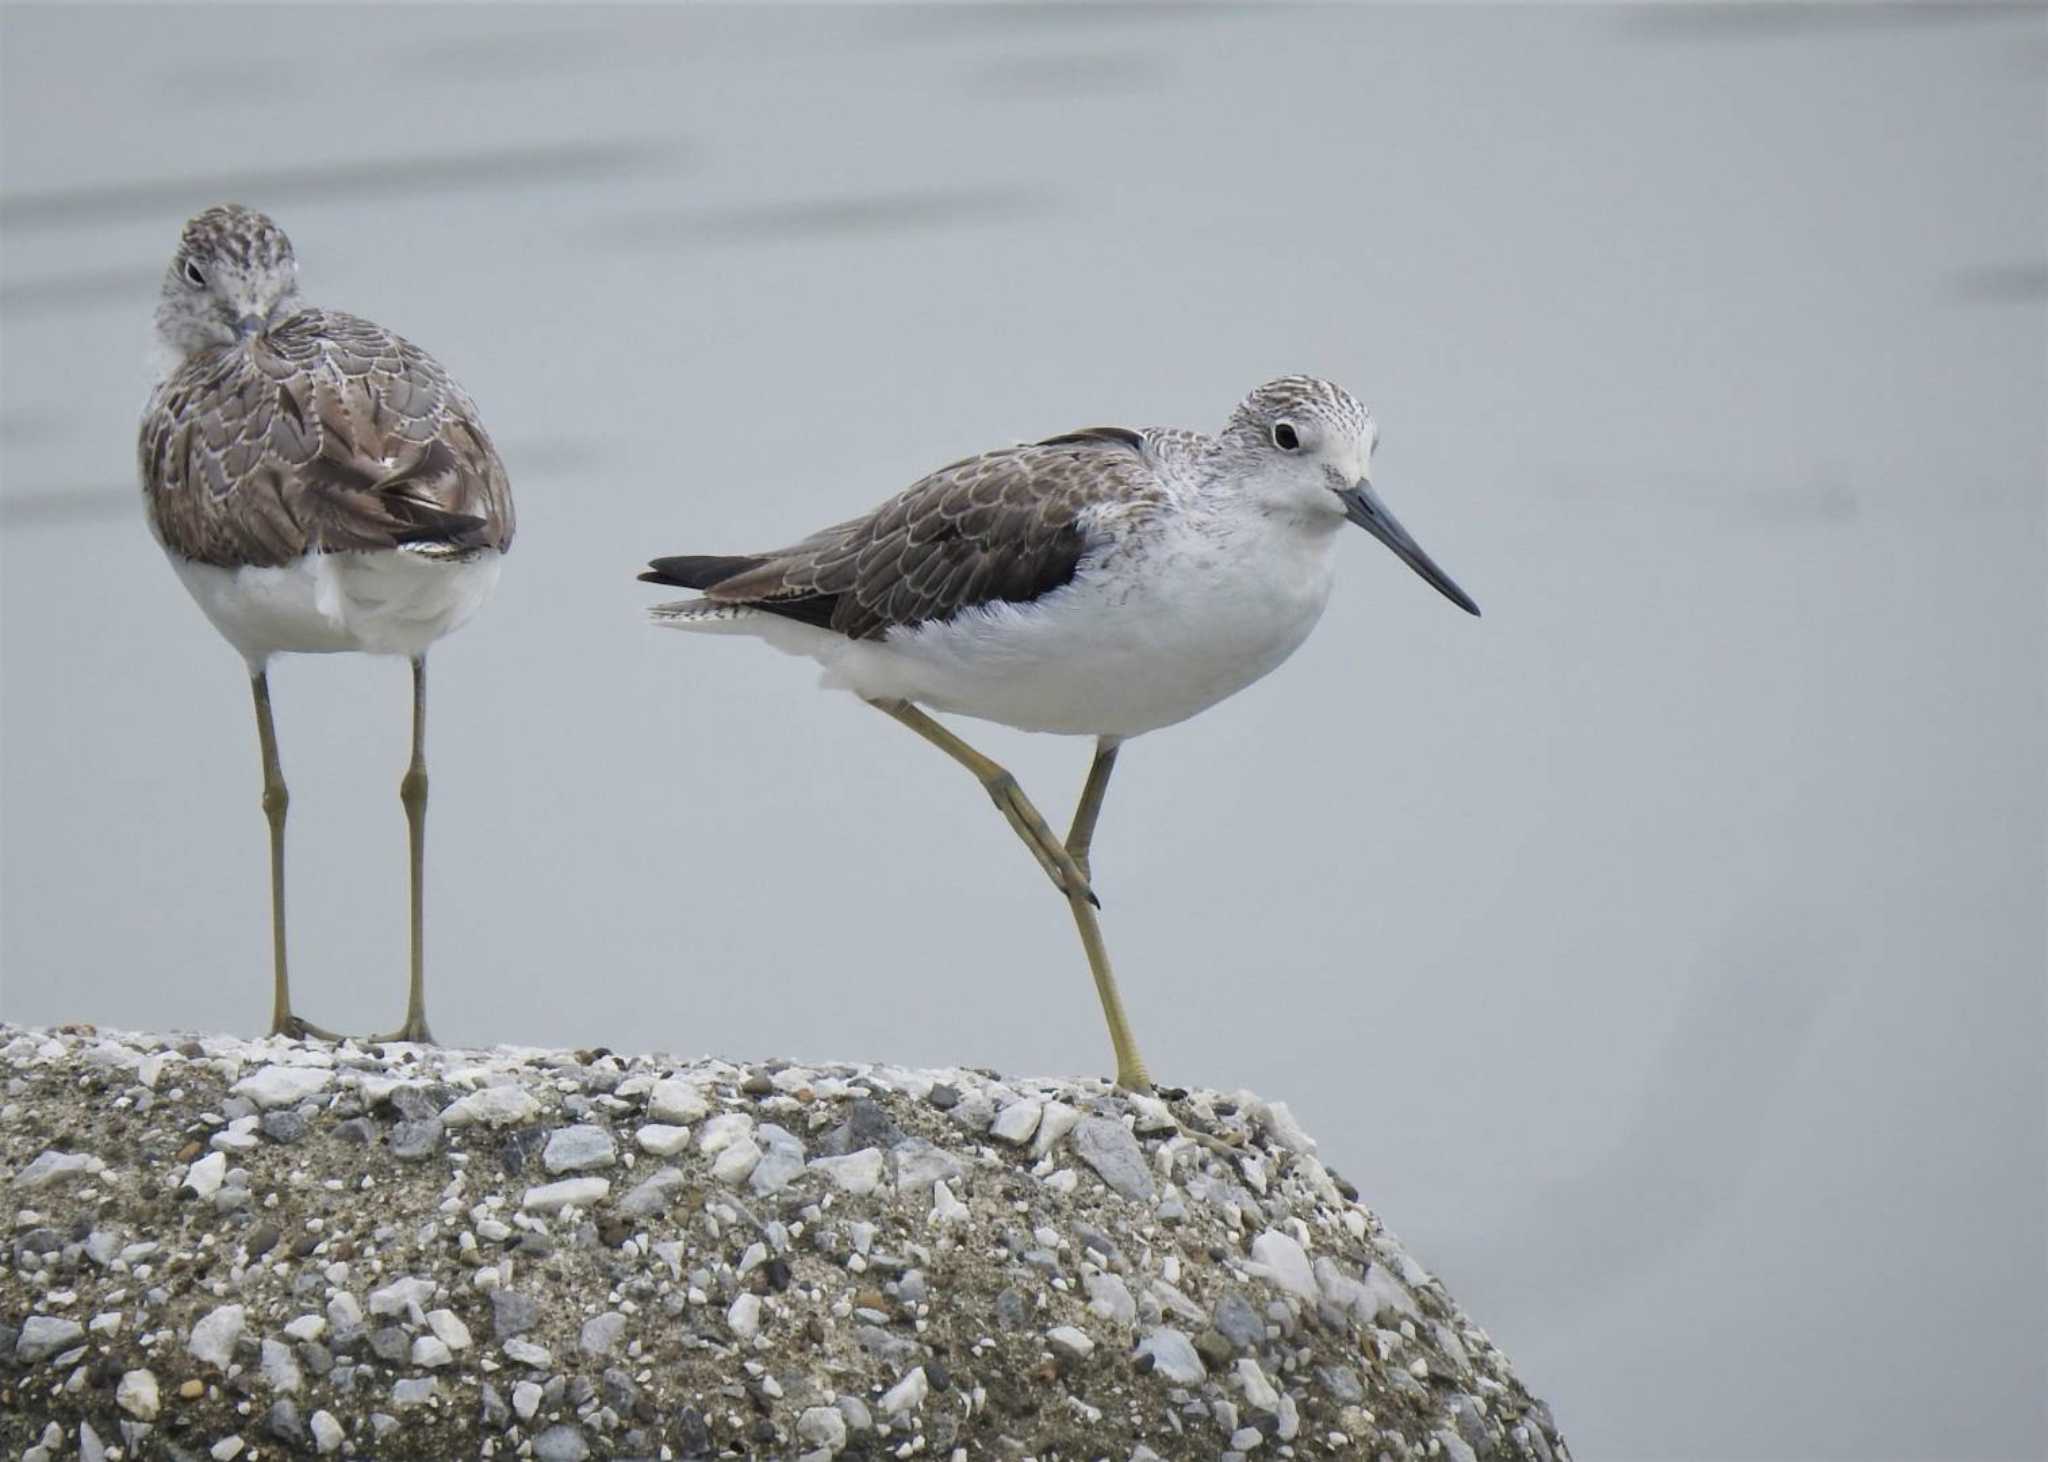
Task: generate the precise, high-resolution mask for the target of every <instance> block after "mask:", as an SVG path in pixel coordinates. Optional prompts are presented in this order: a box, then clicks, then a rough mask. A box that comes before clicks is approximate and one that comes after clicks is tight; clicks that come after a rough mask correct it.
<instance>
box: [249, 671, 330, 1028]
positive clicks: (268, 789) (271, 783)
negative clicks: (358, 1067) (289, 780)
mask: <svg viewBox="0 0 2048 1462" xmlns="http://www.w3.org/2000/svg"><path fill="white" fill-rule="evenodd" d="M249 689H250V690H251V692H253V694H254V695H255V698H256V741H257V744H258V745H259V746H261V747H262V749H263V817H264V820H265V821H266V822H268V823H269V824H270V961H271V999H270V1033H271V1034H272V1035H274V1036H290V1037H291V1038H292V1039H293V1040H300V1039H303V1038H304V1037H306V1036H318V1037H319V1038H320V1039H321V1040H323V1041H331V1040H333V1039H335V1036H334V1033H333V1032H332V1031H324V1030H322V1029H320V1027H319V1026H317V1025H308V1024H307V1023H306V1022H305V1021H303V1020H300V1019H299V1018H298V1017H297V1016H296V1015H293V1014H292V985H291V977H290V975H289V974H287V972H286V969H285V954H284V943H285V941H284V815H285V810H286V809H287V808H289V807H290V806H291V800H292V797H291V793H290V792H289V791H288V790H287V789H286V787H285V784H284V766H283V763H281V762H280V761H279V760H278V755H277V725H276V723H275V722H274V721H273V720H272V719H271V716H270V676H269V673H268V672H267V671H263V670H258V671H256V672H255V673H254V674H253V675H251V676H250V677H249Z"/></svg>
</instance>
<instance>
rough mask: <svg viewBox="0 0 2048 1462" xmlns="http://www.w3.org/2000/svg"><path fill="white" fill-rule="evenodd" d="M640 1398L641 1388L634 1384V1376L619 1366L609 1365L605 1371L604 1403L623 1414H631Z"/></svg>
mask: <svg viewBox="0 0 2048 1462" xmlns="http://www.w3.org/2000/svg"><path fill="white" fill-rule="evenodd" d="M639 1399H640V1388H639V1387H638V1386H636V1385H635V1384H633V1378H632V1377H631V1376H630V1375H628V1374H627V1373H626V1372H624V1371H622V1370H620V1369H619V1368H618V1367H617V1366H609V1367H607V1368H606V1369H605V1373H604V1404H605V1405H607V1406H609V1407H611V1408H612V1410H614V1411H617V1412H619V1413H621V1414H623V1415H627V1416H630V1415H632V1412H633V1406H634V1404H635V1403H636V1402H638V1401H639Z"/></svg>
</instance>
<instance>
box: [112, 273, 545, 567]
mask: <svg viewBox="0 0 2048 1462" xmlns="http://www.w3.org/2000/svg"><path fill="white" fill-rule="evenodd" d="M140 458H141V469H142V487H143V495H144V498H145V500H146V501H147V503H148V506H149V514H150V521H151V523H152V524H153V525H154V526H155V528H156V532H157V536H158V537H159V538H160V539H161V540H162V541H163V544H164V546H165V547H166V548H167V549H169V550H170V551H171V552H173V553H175V554H178V555H180V556H182V557H184V558H188V559H194V560H197V561H198V562H200V563H209V564H216V565H219V566H221V567H226V568H233V567H240V566H243V565H261V566H277V565H280V564H285V563H289V562H291V561H292V560H293V559H296V558H298V557H299V556H301V555H302V554H305V553H331V552H338V551H343V550H349V549H378V548H398V547H403V546H413V547H416V548H420V549H423V550H425V551H428V552H445V553H449V554H462V553H466V552H469V551H472V550H475V549H478V548H485V547H488V548H496V549H500V550H502V549H505V548H507V547H509V546H510V545H511V542H512V532H513V510H512V489H511V484H510V482H509V481H508V480H507V478H506V475H505V466H504V463H503V462H501V461H500V460H499V458H498V452H497V449H496V448H495V447H494V446H492V445H491V439H490V437H489V436H488V435H487V434H486V433H485V431H484V429H483V425H482V423H481V422H480V421H479V420H478V419H477V410H476V405H475V403H474V402H472V401H471V400H470V399H469V397H468V396H467V395H466V394H464V392H463V390H462V388H461V387H460V386H458V385H457V384H456V383H455V382H454V380H453V379H451V378H450V377H449V375H448V373H447V372H446V371H444V370H443V369H442V368H441V365H440V363H439V362H438V361H436V360H435V359H434V358H433V357H432V356H430V355H428V354H427V353H426V352H425V351H423V350H421V349H419V347H417V346H415V345H413V344H412V343H411V342H410V341H407V340H404V339H402V338H400V337H399V336H397V335H394V334H392V333H391V332H390V331H388V330H384V329H382V328H380V327H379V326H377V325H374V324H372V323H371V322H369V321H368V320H361V319H357V318H356V317H355V316H353V315H344V314H338V313H335V312H333V311H326V310H306V311H302V312H301V313H299V314H297V315H294V316H293V317H291V318H290V319H289V320H286V321H284V322H283V323H282V324H280V325H279V326H278V327H277V328H276V329H275V330H273V331H271V332H269V333H268V334H266V335H263V336H259V337H257V338H256V339H255V340H253V341H251V342H249V343H248V344H247V345H246V346H242V347H239V348H236V349H232V350H225V351H219V352H215V353H213V354H210V355H207V356H204V357H200V358H197V359H194V360H191V361H188V362H186V364H185V365H183V366H182V367H180V368H179V369H178V371H176V372H175V373H174V374H173V375H172V376H171V377H170V379H169V380H167V381H165V382H164V384H163V385H162V386H161V387H160V388H158V390H157V392H156V394H155V396H154V397H152V399H151V401H150V405H149V409H148V411H147V412H146V413H145V414H144V416H143V420H142V435H141V441H140Z"/></svg>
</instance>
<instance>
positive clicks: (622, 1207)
mask: <svg viewBox="0 0 2048 1462" xmlns="http://www.w3.org/2000/svg"><path fill="white" fill-rule="evenodd" d="M688 1182H689V1178H688V1177H687V1176H686V1175H685V1174H684V1172H683V1170H682V1169H681V1168H663V1169H661V1170H660V1171H659V1172H657V1173H655V1174H654V1175H653V1176H652V1177H650V1178H647V1179H645V1180H643V1181H642V1182H640V1183H637V1184H635V1185H634V1187H633V1189H632V1191H631V1192H629V1193H627V1194H626V1196H625V1197H623V1198H621V1199H620V1200H619V1201H618V1202H617V1203H616V1204H614V1205H613V1207H612V1211H613V1212H615V1213H617V1214H618V1215H619V1216H620V1217H621V1218H652V1217H654V1216H655V1215H656V1214H658V1213H660V1212H661V1211H662V1210H663V1209H665V1208H667V1207H668V1206H669V1204H670V1203H672V1202H674V1201H675V1196H676V1194H677V1193H679V1192H681V1191H682V1189H683V1187H684V1186H685V1185H686V1184H687V1183H688Z"/></svg>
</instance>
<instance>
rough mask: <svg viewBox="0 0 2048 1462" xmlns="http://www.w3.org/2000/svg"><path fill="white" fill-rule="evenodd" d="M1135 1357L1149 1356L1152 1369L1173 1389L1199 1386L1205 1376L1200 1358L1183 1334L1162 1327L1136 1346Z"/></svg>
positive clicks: (1204, 1369)
mask: <svg viewBox="0 0 2048 1462" xmlns="http://www.w3.org/2000/svg"><path fill="white" fill-rule="evenodd" d="M1138 1354H1139V1355H1141V1356H1150V1357H1151V1358H1152V1365H1153V1369H1155V1370H1156V1371H1158V1372H1159V1374H1160V1375H1162V1376H1164V1377H1166V1379H1167V1380H1169V1381H1172V1382H1174V1383H1175V1384H1176V1385H1181V1386H1195V1385H1199V1384H1201V1382H1202V1380H1203V1378H1204V1377H1205V1376H1206V1375H1207V1370H1206V1368H1205V1367H1204V1366H1203V1364H1202V1357H1201V1355H1200V1354H1199V1353H1198V1352H1197V1351H1196V1350H1195V1345H1194V1342H1193V1341H1191V1340H1189V1339H1188V1337H1187V1334H1186V1332H1184V1331H1180V1330H1174V1329H1171V1328H1167V1327H1164V1326H1162V1327H1161V1328H1160V1329H1157V1330H1154V1331H1153V1332H1152V1333H1151V1334H1149V1335H1147V1336H1146V1337H1145V1338H1144V1339H1143V1340H1141V1341H1139V1342H1138Z"/></svg>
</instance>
